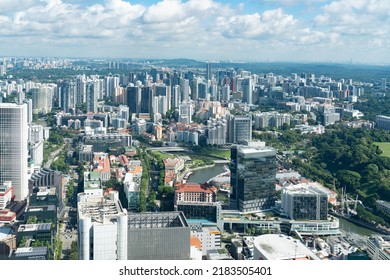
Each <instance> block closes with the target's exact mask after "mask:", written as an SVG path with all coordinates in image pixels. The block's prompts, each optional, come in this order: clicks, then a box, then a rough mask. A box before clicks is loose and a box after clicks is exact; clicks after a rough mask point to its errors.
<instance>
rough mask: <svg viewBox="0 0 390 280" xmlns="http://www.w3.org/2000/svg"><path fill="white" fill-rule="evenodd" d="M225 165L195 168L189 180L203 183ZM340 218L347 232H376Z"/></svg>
mask: <svg viewBox="0 0 390 280" xmlns="http://www.w3.org/2000/svg"><path fill="white" fill-rule="evenodd" d="M223 166H224V165H223V164H216V165H214V166H212V167H206V168H202V169H198V170H195V171H193V174H192V175H191V176H190V178H189V180H188V182H189V183H199V184H203V183H204V182H207V181H208V180H210V179H211V178H213V177H215V176H217V175H219V174H221V173H223V172H224V169H223ZM338 219H339V222H340V229H342V230H344V231H346V232H353V233H357V234H360V235H371V234H374V232H373V231H372V230H370V229H367V228H364V227H361V226H358V225H355V224H353V223H351V222H349V221H347V220H345V219H343V218H338Z"/></svg>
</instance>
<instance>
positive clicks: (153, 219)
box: [128, 212, 189, 230]
mask: <svg viewBox="0 0 390 280" xmlns="http://www.w3.org/2000/svg"><path fill="white" fill-rule="evenodd" d="M128 226H129V230H130V229H132V230H135V229H152V228H188V227H189V225H188V223H187V219H186V217H185V216H184V214H183V212H153V213H129V214H128Z"/></svg>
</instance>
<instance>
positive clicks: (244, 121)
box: [227, 115, 252, 144]
mask: <svg viewBox="0 0 390 280" xmlns="http://www.w3.org/2000/svg"><path fill="white" fill-rule="evenodd" d="M227 121H228V122H227V123H228V132H227V142H228V143H233V144H243V143H245V142H250V141H251V140H252V118H251V117H240V116H233V115H230V116H229V117H228V118H227Z"/></svg>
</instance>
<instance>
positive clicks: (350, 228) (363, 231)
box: [337, 217, 375, 235]
mask: <svg viewBox="0 0 390 280" xmlns="http://www.w3.org/2000/svg"><path fill="white" fill-rule="evenodd" d="M337 219H339V226H340V229H342V230H344V231H346V232H353V233H357V234H360V235H371V234H375V232H373V231H372V230H370V229H368V228H364V227H361V226H358V225H355V224H353V223H351V222H349V221H347V220H345V219H343V218H340V217H337Z"/></svg>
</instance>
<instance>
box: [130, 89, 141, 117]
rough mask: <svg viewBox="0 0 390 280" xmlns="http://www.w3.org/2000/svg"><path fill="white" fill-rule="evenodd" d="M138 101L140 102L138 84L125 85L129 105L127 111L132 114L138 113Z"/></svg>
mask: <svg viewBox="0 0 390 280" xmlns="http://www.w3.org/2000/svg"><path fill="white" fill-rule="evenodd" d="M140 102H141V88H140V87H139V86H129V87H127V106H129V111H130V112H131V113H132V114H134V113H139V111H140Z"/></svg>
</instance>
